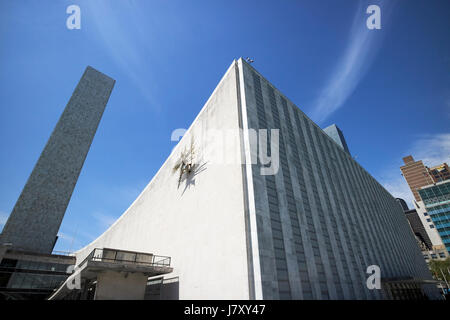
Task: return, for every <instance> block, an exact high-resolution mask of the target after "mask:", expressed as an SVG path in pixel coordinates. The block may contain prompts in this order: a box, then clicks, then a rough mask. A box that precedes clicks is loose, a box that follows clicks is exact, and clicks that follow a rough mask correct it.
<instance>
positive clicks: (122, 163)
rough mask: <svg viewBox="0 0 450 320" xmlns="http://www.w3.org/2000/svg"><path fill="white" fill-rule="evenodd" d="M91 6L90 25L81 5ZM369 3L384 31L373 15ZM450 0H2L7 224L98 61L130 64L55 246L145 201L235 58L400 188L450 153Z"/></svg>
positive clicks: (0, 78)
mask: <svg viewBox="0 0 450 320" xmlns="http://www.w3.org/2000/svg"><path fill="white" fill-rule="evenodd" d="M71 4H77V5H79V6H80V8H81V29H80V30H68V29H67V28H66V19H67V17H68V16H69V15H68V14H66V8H67V7H68V6H69V5H71ZM370 4H377V5H379V6H380V7H381V26H382V28H381V30H368V29H367V28H366V24H365V20H366V18H367V17H368V16H369V15H368V14H366V12H365V11H366V8H367V7H368V6H369V5H370ZM449 12H450V2H449V1H445V0H442V1H438V0H435V1H422V0H417V1H416V0H408V1H406V0H391V1H375V0H373V1H332V0H320V1H317V0H314V1H313V0H311V1H288V0H286V1H274V0H272V1H261V0H259V1H245V2H244V1H234V0H227V1H219V0H217V1H182V0H180V1H175V0H164V1H156V0H155V1H147V0H145V1H144V0H135V1H111V0H109V1H101V0H96V1H92V0H90V1H89V0H88V1H76V0H72V1H54V0H51V1H50V0H42V1H25V0H20V1H18V0H14V1H13V0H6V1H1V2H0V68H1V69H0V70H1V72H0V150H2V157H1V158H0V228H2V226H3V224H4V223H5V221H6V219H7V217H8V215H9V213H10V212H11V210H12V208H13V206H14V204H15V202H16V200H17V198H18V196H19V194H20V192H21V190H22V188H23V186H24V185H25V182H26V180H27V178H28V176H29V174H30V173H31V171H32V169H33V167H34V165H35V163H36V161H37V159H38V157H39V155H40V152H41V151H42V149H43V147H44V145H45V143H46V141H47V139H48V137H49V136H50V134H51V131H52V130H53V128H54V126H55V124H56V122H57V120H58V118H59V116H60V115H61V113H62V111H63V108H64V107H65V105H66V103H67V101H68V100H69V98H70V95H71V93H72V91H73V89H74V88H75V86H76V83H77V82H78V80H79V78H80V77H81V75H82V72H83V70H84V68H85V67H86V66H87V65H91V66H93V67H94V68H96V69H98V70H100V71H102V72H104V73H106V74H107V75H109V76H111V77H113V78H114V79H116V86H115V88H114V91H113V93H112V95H111V98H110V101H109V103H108V106H107V108H106V110H105V113H104V116H103V118H102V121H101V123H100V126H99V128H98V131H97V134H96V136H95V139H94V141H93V143H92V146H91V150H90V152H89V154H88V157H87V159H86V162H85V164H84V167H83V170H82V172H81V175H80V178H79V180H78V183H77V186H76V188H75V191H74V193H73V196H72V199H71V202H70V204H69V207H68V209H67V212H66V215H65V218H64V221H63V223H62V226H61V229H60V240H59V241H58V243H57V245H56V247H55V250H76V249H79V248H81V247H82V246H84V245H86V244H88V243H89V242H90V241H91V240H93V239H95V238H96V237H97V236H98V235H100V234H101V233H102V232H103V231H104V230H106V228H107V227H108V226H109V225H110V224H111V223H112V222H113V221H114V220H115V219H116V218H117V217H119V216H120V215H121V214H122V213H123V211H124V210H125V209H126V208H127V207H128V206H129V205H130V204H131V203H132V201H133V200H134V199H135V198H136V197H137V196H138V194H139V193H140V191H141V190H142V189H143V188H144V187H145V185H146V184H147V183H148V182H149V181H150V179H151V178H152V177H153V175H154V174H155V173H156V171H157V170H158V169H159V167H160V166H161V164H162V163H163V162H164V160H165V159H166V157H167V156H168V155H169V153H170V150H171V149H172V148H173V146H174V142H171V141H170V134H171V132H172V131H173V130H174V129H176V128H188V127H189V125H190V124H191V122H192V121H193V120H194V118H195V116H196V115H197V113H198V112H199V111H200V109H201V107H202V106H203V104H204V103H205V102H206V100H207V99H208V97H209V95H210V94H211V93H212V91H213V89H214V88H215V86H216V85H217V83H218V81H219V80H220V78H221V77H222V75H223V74H224V72H225V71H226V69H227V67H228V66H229V65H230V63H231V62H232V60H233V59H235V58H239V57H240V56H244V57H247V56H250V57H252V58H253V59H254V60H255V62H254V64H253V65H254V67H255V68H256V69H258V70H259V71H260V72H261V73H262V74H263V75H264V76H265V77H266V78H267V79H268V80H269V81H271V82H272V83H273V84H274V85H275V86H276V87H277V88H278V89H280V90H281V91H282V92H283V93H284V94H285V95H286V96H288V97H289V98H290V99H291V100H292V101H293V102H294V103H295V104H297V106H299V107H300V108H301V109H302V110H303V111H304V112H306V113H307V114H308V115H309V116H310V117H311V118H312V119H313V120H315V121H316V122H317V123H318V124H319V125H320V126H322V127H326V126H328V125H329V124H332V123H336V124H337V125H338V126H339V127H340V128H341V129H342V130H343V131H344V135H345V137H346V139H347V143H348V145H349V148H350V151H351V152H352V154H353V155H354V156H355V157H356V160H357V161H358V162H359V163H361V164H362V165H363V166H364V167H365V168H366V169H367V170H368V171H369V172H370V173H371V174H372V175H373V176H374V177H375V178H376V179H377V180H378V181H380V182H381V183H382V184H383V185H385V186H386V188H387V189H388V190H390V191H391V192H392V193H393V194H394V195H396V196H402V197H404V198H406V199H407V200H410V199H411V198H412V197H411V195H410V193H409V192H408V189H407V186H406V183H405V182H404V181H403V178H402V177H401V175H400V171H399V166H400V165H401V164H402V160H401V158H402V157H403V156H405V155H408V154H410V153H412V154H413V155H414V156H415V158H417V159H424V160H425V161H426V164H428V165H434V164H437V163H438V162H443V161H447V162H450V125H449V123H450V41H449V39H450V19H449Z"/></svg>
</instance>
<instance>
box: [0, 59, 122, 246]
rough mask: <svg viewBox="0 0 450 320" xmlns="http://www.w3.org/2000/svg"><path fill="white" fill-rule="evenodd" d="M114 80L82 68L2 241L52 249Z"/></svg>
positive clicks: (92, 69)
mask: <svg viewBox="0 0 450 320" xmlns="http://www.w3.org/2000/svg"><path fill="white" fill-rule="evenodd" d="M114 83H115V80H114V79H111V78H110V77H108V76H106V75H104V74H102V73H101V72H99V71H97V70H95V69H94V68H92V67H89V66H88V67H87V68H86V70H85V71H84V74H83V76H82V77H81V80H80V82H79V83H78V85H77V87H76V88H75V91H74V92H73V94H72V97H71V98H70V100H69V103H68V104H67V106H66V108H65V109H64V112H63V114H62V115H61V117H60V119H59V121H58V123H57V124H56V127H55V129H54V130H53V133H52V135H51V136H50V139H49V140H48V142H47V145H46V146H45V148H44V150H43V151H42V154H41V156H40V157H39V160H38V162H37V163H36V166H35V167H34V169H33V172H31V175H30V177H29V178H28V181H27V183H26V184H25V187H24V188H23V190H22V193H21V194H20V196H19V199H18V200H17V203H16V205H15V206H14V209H13V210H12V212H11V215H10V216H9V219H8V221H7V222H6V224H5V226H4V228H3V232H2V234H1V236H0V243H11V244H12V248H16V249H23V250H29V251H35V252H41V253H51V252H52V250H53V247H54V245H55V241H56V235H57V233H58V230H59V227H60V225H61V222H62V219H63V217H64V213H65V211H66V208H67V205H68V204H69V201H70V197H71V196H72V192H73V189H74V188H75V184H76V183H77V180H78V176H79V174H80V171H81V168H82V167H83V163H84V160H85V159H86V155H87V153H88V151H89V148H90V146H91V143H92V139H93V138H94V135H95V132H96V130H97V127H98V124H99V122H100V119H101V118H102V115H103V111H104V110H105V106H106V103H107V102H108V99H109V96H110V95H111V92H112V89H113V87H114Z"/></svg>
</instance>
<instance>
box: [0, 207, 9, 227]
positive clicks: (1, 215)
mask: <svg viewBox="0 0 450 320" xmlns="http://www.w3.org/2000/svg"><path fill="white" fill-rule="evenodd" d="M8 216H9V214H7V213H6V212H4V211H0V232H1V230H2V229H3V226H4V225H5V223H6V220H8Z"/></svg>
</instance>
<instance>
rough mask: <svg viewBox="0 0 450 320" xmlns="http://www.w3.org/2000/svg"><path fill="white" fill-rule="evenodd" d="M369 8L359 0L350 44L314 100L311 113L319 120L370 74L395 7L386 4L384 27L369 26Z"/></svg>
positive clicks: (383, 11) (335, 108)
mask: <svg viewBox="0 0 450 320" xmlns="http://www.w3.org/2000/svg"><path fill="white" fill-rule="evenodd" d="M366 8H367V5H365V4H363V2H360V3H359V6H358V9H357V10H356V13H355V16H354V19H353V24H352V28H351V31H350V34H349V43H348V45H347V48H346V49H345V51H344V53H343V54H342V55H341V57H340V58H339V60H338V62H337V64H336V66H335V69H334V71H333V72H331V75H330V77H329V78H328V80H327V82H326V84H325V86H324V87H323V89H322V90H321V91H320V93H319V97H318V98H317V99H316V100H315V102H314V103H313V107H312V110H311V117H312V119H313V120H315V121H316V122H318V123H320V122H322V121H324V120H325V119H326V118H327V117H328V116H329V115H331V114H332V113H333V112H334V111H336V110H337V109H339V108H340V107H342V105H343V104H344V103H345V102H346V101H347V99H348V98H349V97H350V95H351V94H352V93H353V91H354V90H355V88H356V87H357V85H358V84H359V82H360V81H361V79H362V78H363V76H364V75H365V74H366V72H367V70H368V69H369V67H370V65H371V63H372V61H373V59H374V57H375V56H376V53H377V51H378V49H379V47H380V45H381V36H382V34H383V32H385V30H384V29H383V28H386V25H387V19H388V16H389V13H390V11H391V7H390V6H389V5H384V6H383V8H382V15H381V30H376V29H374V30H369V29H368V28H367V26H366V19H367V18H368V17H369V15H367V14H366Z"/></svg>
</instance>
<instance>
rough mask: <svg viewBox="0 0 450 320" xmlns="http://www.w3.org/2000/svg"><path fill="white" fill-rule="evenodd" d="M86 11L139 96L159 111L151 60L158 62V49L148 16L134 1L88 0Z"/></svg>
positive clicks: (109, 51)
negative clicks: (156, 52) (156, 58)
mask: <svg viewBox="0 0 450 320" xmlns="http://www.w3.org/2000/svg"><path fill="white" fill-rule="evenodd" d="M86 9H87V10H88V11H89V15H90V16H91V17H92V19H91V21H92V22H93V23H94V25H95V27H96V31H97V33H98V35H99V39H100V41H103V42H104V44H105V46H106V50H105V52H107V53H108V54H109V55H110V56H111V57H112V58H113V60H114V61H115V63H116V64H117V65H118V66H119V67H120V68H121V70H122V71H123V72H124V73H125V74H127V76H128V77H129V78H130V79H131V81H132V82H133V84H134V85H135V86H136V87H137V88H138V90H139V93H140V94H141V95H142V96H143V97H144V98H145V99H146V100H147V102H149V105H150V106H152V107H153V108H154V109H156V110H159V109H160V105H159V103H158V102H157V101H156V98H155V95H154V91H155V90H156V87H157V82H156V81H155V79H154V78H153V77H152V76H151V70H150V69H149V66H150V65H151V63H150V61H151V60H154V59H155V55H154V54H153V52H152V49H153V51H154V50H155V49H156V48H157V47H156V46H153V47H150V45H149V43H158V41H152V40H154V39H152V38H153V37H154V31H153V30H152V29H151V28H149V24H148V23H149V21H148V17H146V16H145V15H142V12H141V11H142V10H141V9H140V8H138V7H137V6H136V4H135V3H134V2H133V1H123V2H122V1H121V2H119V1H118V2H117V3H116V2H115V3H114V4H111V3H110V1H104V0H100V1H88V2H86Z"/></svg>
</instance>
